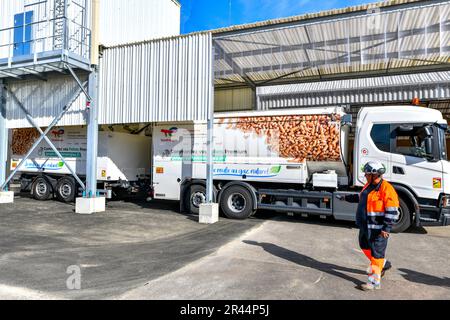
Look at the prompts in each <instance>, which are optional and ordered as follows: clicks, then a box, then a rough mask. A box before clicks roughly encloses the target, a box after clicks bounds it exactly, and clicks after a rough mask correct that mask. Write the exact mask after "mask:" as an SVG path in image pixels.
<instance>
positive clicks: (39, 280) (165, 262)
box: [0, 198, 450, 300]
mask: <svg viewBox="0 0 450 320" xmlns="http://www.w3.org/2000/svg"><path fill="white" fill-rule="evenodd" d="M0 221H1V223H0V270H1V272H0V298H1V299H92V298H99V299H104V298H110V299H226V300H229V299H450V269H449V268H448V263H449V261H450V228H449V227H445V228H435V227H433V228H427V229H419V230H414V231H413V232H410V233H405V234H399V235H393V236H392V238H391V239H390V245H389V250H388V256H389V259H390V260H391V261H392V263H393V265H394V268H393V270H391V271H390V272H389V273H388V274H387V275H386V277H385V279H384V281H383V290H381V291H377V292H369V293H364V292H361V291H359V290H357V289H355V287H356V286H357V285H358V284H360V283H361V282H362V281H365V279H366V276H365V274H364V272H365V269H366V267H367V261H366V259H365V257H364V256H363V255H362V254H361V252H360V250H359V249H358V243H357V240H356V239H357V233H358V230H357V229H355V228H353V224H352V223H339V222H333V221H332V222H329V221H323V220H320V219H302V218H298V217H285V216H279V215H273V214H267V213H259V214H257V215H256V217H255V218H254V219H251V220H246V221H233V220H228V219H221V221H220V222H219V223H218V224H215V225H212V226H205V225H200V224H198V223H197V221H196V217H192V216H186V215H182V214H179V213H177V206H176V204H172V203H163V202H159V203H152V204H149V205H147V204H141V205H139V204H132V203H126V202H114V203H110V204H109V207H108V211H107V212H106V213H103V214H96V215H92V216H81V215H76V214H74V213H73V206H71V205H63V204H60V203H57V202H44V203H43V202H36V201H34V200H30V199H26V198H25V199H24V198H22V199H16V203H15V204H14V206H8V207H6V206H2V207H0ZM71 266H74V267H75V268H80V271H81V290H68V289H67V280H68V277H69V276H70V275H71V274H67V273H66V271H67V269H68V268H69V267H71ZM70 270H72V269H70ZM70 270H69V271H70Z"/></svg>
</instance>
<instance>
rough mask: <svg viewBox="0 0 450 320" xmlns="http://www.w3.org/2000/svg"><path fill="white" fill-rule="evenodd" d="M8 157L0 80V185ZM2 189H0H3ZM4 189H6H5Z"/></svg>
mask: <svg viewBox="0 0 450 320" xmlns="http://www.w3.org/2000/svg"><path fill="white" fill-rule="evenodd" d="M7 159H8V129H7V127H6V103H5V97H4V88H3V80H0V186H3V184H4V183H5V181H6V170H7V166H8V164H7ZM3 190H4V189H3V188H2V189H0V191H3ZM5 191H6V190H5Z"/></svg>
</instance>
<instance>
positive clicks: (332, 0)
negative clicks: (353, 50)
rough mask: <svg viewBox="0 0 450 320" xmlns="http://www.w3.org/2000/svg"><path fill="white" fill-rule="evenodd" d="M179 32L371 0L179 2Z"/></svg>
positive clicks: (267, 18) (315, 10)
mask: <svg viewBox="0 0 450 320" xmlns="http://www.w3.org/2000/svg"><path fill="white" fill-rule="evenodd" d="M180 2H181V5H182V13H181V15H182V17H181V32H182V33H189V32H194V31H201V30H211V29H217V28H222V27H227V26H231V25H237V24H244V23H252V22H257V21H264V20H269V19H276V18H283V17H289V16H295V15H300V14H304V13H311V12H319V11H323V10H329V9H336V8H343V7H349V6H354V5H358V4H362V3H369V2H373V1H370V0H347V1H343V0H180Z"/></svg>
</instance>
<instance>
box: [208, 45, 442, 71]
mask: <svg viewBox="0 0 450 320" xmlns="http://www.w3.org/2000/svg"><path fill="white" fill-rule="evenodd" d="M440 52H441V48H440V47H438V48H428V49H416V50H405V51H401V52H390V53H387V54H385V53H381V54H367V55H366V56H365V60H366V61H371V60H387V59H403V60H410V59H414V57H416V56H420V55H425V54H428V55H433V54H439V53H440ZM442 52H448V53H450V46H447V47H444V48H442ZM408 57H410V58H408ZM360 61H361V58H360V57H356V56H353V57H350V58H349V57H348V56H341V57H337V58H333V59H329V60H316V61H310V62H306V61H305V62H293V63H288V64H282V65H279V64H278V65H273V66H269V65H266V66H260V67H257V68H255V67H253V68H243V69H242V71H243V74H246V73H249V72H260V71H263V70H274V71H283V70H286V71H292V69H297V68H307V67H309V68H312V67H319V66H324V65H338V64H348V62H350V63H352V62H360ZM423 61H428V62H429V63H430V64H436V63H437V62H439V61H433V60H426V59H423ZM386 62H387V61H386ZM234 74H235V73H233V71H232V70H227V71H220V72H216V75H220V76H226V75H234Z"/></svg>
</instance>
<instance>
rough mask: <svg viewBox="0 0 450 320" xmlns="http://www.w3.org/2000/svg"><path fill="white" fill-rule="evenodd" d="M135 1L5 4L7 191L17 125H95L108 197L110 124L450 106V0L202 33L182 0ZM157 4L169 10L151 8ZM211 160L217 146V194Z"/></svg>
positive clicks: (1, 155)
mask: <svg viewBox="0 0 450 320" xmlns="http://www.w3.org/2000/svg"><path fill="white" fill-rule="evenodd" d="M105 2H108V5H107V6H106V5H105ZM124 2H125V1H120V0H114V1H100V0H92V1H90V0H46V1H36V0H27V1H17V0H5V1H2V3H1V4H0V16H1V17H2V19H1V22H0V23H1V24H0V78H1V79H2V81H3V86H2V96H3V97H4V99H3V100H2V101H3V103H2V112H1V116H0V129H1V130H2V131H1V133H2V134H1V136H0V185H1V186H2V188H3V189H4V190H6V189H7V183H5V181H6V182H8V181H7V178H8V174H7V169H9V164H8V163H9V162H8V154H9V152H8V137H10V134H8V132H10V130H11V129H17V128H30V127H37V128H39V127H40V128H48V127H49V126H53V125H57V126H80V125H83V126H84V125H86V126H88V142H87V146H88V150H87V164H86V167H87V170H86V171H87V175H86V185H84V182H83V181H80V182H81V183H80V185H82V186H83V190H84V193H83V194H84V198H86V199H88V201H91V202H92V201H94V202H95V201H96V200H95V199H96V195H97V190H96V178H95V176H96V173H95V170H96V163H95V161H96V160H95V159H96V154H97V140H96V139H97V135H98V129H99V126H111V125H137V126H139V127H140V128H143V127H145V125H146V124H149V123H156V122H186V121H209V122H210V123H211V122H212V120H213V118H214V116H213V112H214V110H215V111H238V110H271V109H278V108H308V107H314V106H347V107H348V108H351V110H352V112H353V113H354V114H356V113H357V112H358V110H359V108H361V107H362V106H370V105H374V106H375V105H389V104H410V103H411V101H412V100H413V99H415V98H418V99H420V103H421V104H422V105H426V106H428V107H431V108H436V109H438V110H440V111H442V112H443V113H444V114H445V116H446V117H449V116H450V113H449V112H450V110H448V109H449V108H450V82H449V80H450V64H449V63H450V1H441V0H428V1H421V0H391V1H385V2H381V3H378V4H371V5H361V6H356V7H351V8H345V9H338V10H332V11H326V12H321V13H314V14H306V15H302V16H298V17H291V18H286V19H279V20H271V21H266V22H261V23H255V24H250V25H243V26H234V27H229V28H223V29H219V30H212V31H207V32H199V33H193V34H188V35H178V34H177V33H179V21H180V20H179V14H180V11H179V10H180V6H179V3H177V2H176V1H174V0H167V1H157V0H152V1H148V0H146V1H138V0H134V1H133V2H135V3H136V5H135V6H130V5H128V3H129V2H130V1H126V3H127V6H126V7H125V6H124V5H123V4H124ZM122 6H123V7H122ZM145 6H150V7H151V8H152V10H153V9H154V8H159V9H158V10H159V11H157V12H159V14H158V16H159V17H160V19H155V20H153V19H141V18H138V17H142V15H141V12H142V11H144V10H143V8H144V7H145ZM160 6H162V7H160ZM149 10H150V9H149ZM150 11H151V10H150ZM131 17H133V18H131ZM172 18H173V19H172ZM168 21H169V24H168V25H164V24H165V23H168ZM145 23H149V24H150V25H148V26H147V25H146V26H145V27H143V24H145ZM124 30H126V32H125V31H124ZM145 32H149V33H147V34H146V33H145ZM155 37H157V38H160V39H154V38H155ZM161 37H164V38H161ZM213 106H214V108H213ZM54 119H56V120H55V121H54ZM210 135H211V136H210V137H209V138H210V139H212V132H211V133H210ZM55 152H56V151H55ZM211 158H212V150H211V148H209V151H208V161H207V162H208V164H209V166H208V182H209V183H208V192H207V193H208V196H209V197H208V198H209V200H210V201H212V183H211V181H212V159H211ZM8 171H9V170H8ZM10 177H11V176H10ZM4 197H6V196H4ZM92 199H94V200H92ZM103 201H104V199H103ZM5 202H6V201H5ZM103 203H104V202H103ZM88 205H89V206H91V211H92V212H94V211H98V208H95V205H94V204H92V203H90V204H88ZM92 206H94V207H92ZM100 208H104V204H103V207H102V205H101V204H100ZM100 211H101V210H100Z"/></svg>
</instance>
